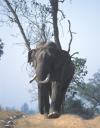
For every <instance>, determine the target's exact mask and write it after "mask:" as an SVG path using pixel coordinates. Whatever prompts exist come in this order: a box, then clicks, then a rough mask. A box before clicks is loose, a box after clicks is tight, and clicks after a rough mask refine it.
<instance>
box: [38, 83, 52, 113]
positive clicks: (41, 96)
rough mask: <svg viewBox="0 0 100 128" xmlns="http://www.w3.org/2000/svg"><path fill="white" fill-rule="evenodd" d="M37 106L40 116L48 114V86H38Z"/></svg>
mask: <svg viewBox="0 0 100 128" xmlns="http://www.w3.org/2000/svg"><path fill="white" fill-rule="evenodd" d="M38 104H39V112H40V113H41V114H48V113H49V107H50V105H49V88H48V85H47V86H46V85H39V86H38Z"/></svg>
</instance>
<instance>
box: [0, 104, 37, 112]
mask: <svg viewBox="0 0 100 128" xmlns="http://www.w3.org/2000/svg"><path fill="white" fill-rule="evenodd" d="M0 111H13V112H15V111H21V112H23V113H26V114H33V113H36V112H35V110H33V109H31V108H30V107H29V105H28V104H27V103H24V104H22V106H21V108H20V109H16V108H15V107H2V105H0Z"/></svg>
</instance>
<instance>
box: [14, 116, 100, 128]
mask: <svg viewBox="0 0 100 128" xmlns="http://www.w3.org/2000/svg"><path fill="white" fill-rule="evenodd" d="M15 128H100V116H98V117H95V118H94V119H89V120H85V119H82V118H80V117H79V116H76V115H69V114H67V115H62V116H61V117H59V118H57V119H44V117H43V116H42V115H40V114H36V115H33V116H27V117H25V118H22V119H19V120H17V121H16V127H15Z"/></svg>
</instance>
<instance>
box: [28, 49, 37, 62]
mask: <svg viewBox="0 0 100 128" xmlns="http://www.w3.org/2000/svg"><path fill="white" fill-rule="evenodd" d="M35 54H36V49H32V50H30V51H29V52H28V63H32V62H33V60H34V56H35Z"/></svg>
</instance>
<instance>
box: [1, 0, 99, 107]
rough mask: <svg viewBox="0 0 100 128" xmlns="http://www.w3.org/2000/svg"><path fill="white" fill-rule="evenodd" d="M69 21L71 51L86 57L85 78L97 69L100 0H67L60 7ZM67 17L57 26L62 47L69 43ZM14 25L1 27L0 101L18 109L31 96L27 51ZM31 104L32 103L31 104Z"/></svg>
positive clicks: (28, 100) (4, 104)
mask: <svg viewBox="0 0 100 128" xmlns="http://www.w3.org/2000/svg"><path fill="white" fill-rule="evenodd" d="M61 7H62V8H63V11H64V13H65V15H66V17H67V19H70V21H71V25H72V27H71V29H72V31H74V32H76V33H77V34H76V35H74V39H73V43H72V47H71V54H72V53H73V52H76V51H78V52H79V53H80V54H79V55H77V56H79V57H82V58H87V69H88V72H89V74H88V76H87V78H90V77H92V74H93V73H95V72H97V71H98V69H100V57H99V56H100V43H99V42H100V0H92V1H91V0H72V4H70V3H68V1H67V0H66V2H65V3H64V4H63V5H62V6H61ZM67 19H66V21H65V22H62V24H63V26H64V27H63V30H62V29H60V33H63V34H61V36H60V40H61V42H62V47H63V49H66V50H67V45H68V41H69V40H68V39H69V37H68V32H67V28H68V23H67ZM14 33H15V35H17V34H18V32H17V33H16V27H13V28H12V26H11V27H10V28H9V27H7V26H2V27H0V37H1V38H2V40H3V42H5V48H4V55H3V56H2V58H1V60H0V104H1V105H3V106H17V107H18V108H19V107H20V106H21V105H22V104H23V103H24V102H27V103H29V104H31V102H30V101H31V95H30V93H29V92H28V90H29V89H30V87H31V85H30V84H29V83H28V82H29V80H30V79H31V78H30V77H29V71H27V70H29V68H28V66H27V51H26V50H25V47H24V46H23V45H16V43H23V39H22V38H21V37H20V36H19V38H16V37H13V36H12V35H13V34H14ZM31 105H33V104H31Z"/></svg>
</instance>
